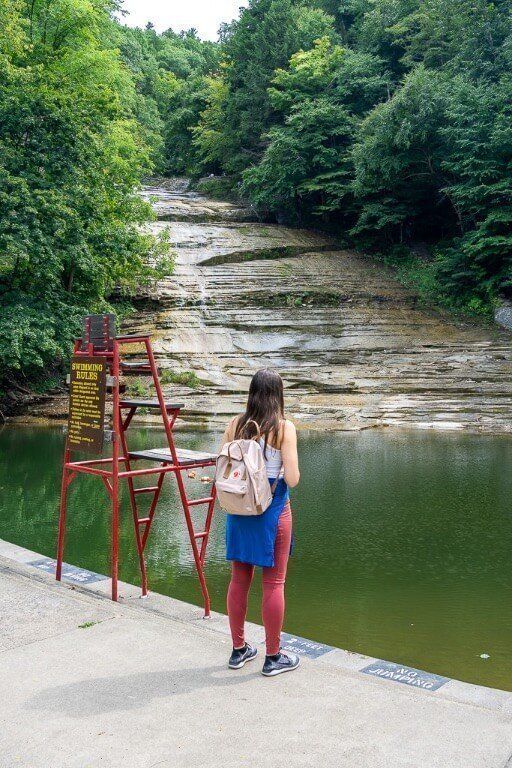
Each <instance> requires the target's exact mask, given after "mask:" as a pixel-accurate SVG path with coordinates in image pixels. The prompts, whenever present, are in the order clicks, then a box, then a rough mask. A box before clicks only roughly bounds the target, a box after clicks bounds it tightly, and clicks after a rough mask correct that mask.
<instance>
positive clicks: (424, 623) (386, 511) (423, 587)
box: [0, 428, 512, 689]
mask: <svg viewBox="0 0 512 768" xmlns="http://www.w3.org/2000/svg"><path fill="white" fill-rule="evenodd" d="M133 435H134V441H133V447H138V446H141V447H142V446H144V445H152V446H156V445H160V444H163V438H162V435H161V433H159V432H157V431H155V430H150V429H137V430H134V432H133ZM179 439H180V444H181V445H182V446H183V447H189V448H197V449H200V448H202V449H211V448H213V447H214V446H215V445H216V443H217V441H218V435H214V434H193V435H192V434H181V435H180V438H179ZM62 444H63V435H62V431H61V430H60V429H54V428H52V429H47V428H45V429H42V428H6V429H4V430H3V432H2V433H1V434H0V456H1V466H0V494H1V498H2V505H1V510H0V536H1V537H2V538H4V539H7V540H8V541H12V542H15V543H17V544H20V545H23V546H26V547H28V548H29V549H34V550H35V551H37V552H40V553H42V554H44V555H48V556H54V554H55V541H56V527H57V507H58V489H59V478H60V461H61V455H62ZM300 452H301V469H302V480H301V484H300V487H299V488H298V489H297V490H296V491H294V492H293V495H292V499H293V509H294V520H295V533H296V540H297V544H296V550H295V555H294V557H293V559H292V561H291V565H290V572H289V579H288V589H287V606H288V607H287V626H286V628H287V629H288V630H289V631H292V632H296V633H298V634H302V635H304V636H306V637H311V638H314V639H317V640H321V641H324V642H326V643H329V644H333V645H339V646H342V647H344V648H348V649H350V650H354V651H360V652H363V653H368V654H370V655H374V656H378V657H381V658H385V659H390V660H395V661H400V662H404V663H408V664H411V665H413V666H417V667H420V668H423V669H428V670H431V671H434V672H438V673H440V674H445V675H449V676H452V677H458V678H461V679H465V680H470V681H472V682H478V683H483V684H487V685H494V686H497V687H502V688H508V689H511V688H512V658H511V655H510V637H511V630H512V600H511V597H512V589H511V587H512V575H511V572H510V565H509V561H510V551H511V547H512V520H511V516H512V511H511V508H510V498H511V492H512V479H511V475H510V469H509V468H510V462H511V459H512V440H511V439H510V438H507V437H506V436H497V437H492V436H474V435H460V434H458V435H455V434H449V435H446V434H433V433H426V434H424V433H398V432H383V431H378V432H377V431H372V432H362V433H341V434H332V435H320V434H316V433H310V434H304V433H302V434H301V436H300ZM190 482H192V483H193V487H194V492H195V494H196V495H201V493H202V489H203V488H204V486H201V485H200V484H199V483H198V482H197V481H190ZM195 514H197V515H198V516H199V515H200V513H199V512H196V513H195ZM157 515H158V517H157V519H156V523H155V525H154V527H153V530H152V534H151V538H150V541H149V544H148V549H147V562H148V572H149V582H150V587H151V588H152V589H153V590H155V591H158V592H163V593H167V594H171V595H173V596H175V597H178V598H180V599H183V600H188V601H191V602H197V603H200V592H199V588H198V584H197V578H196V575H195V571H194V568H193V564H192V558H191V552H190V544H189V540H188V535H187V532H186V528H185V525H184V522H183V518H182V515H181V514H180V508H179V503H178V496H177V493H176V488H175V485H174V484H173V483H172V482H168V481H166V483H165V485H164V491H163V493H162V496H161V502H160V504H159V508H158V512H157ZM198 519H200V518H199V517H198ZM108 539H109V505H108V498H107V496H106V492H105V490H104V488H103V485H102V484H101V483H100V482H99V481H97V480H95V479H94V478H87V477H83V478H80V479H79V481H78V482H76V483H74V484H73V486H72V491H71V495H70V513H69V528H68V539H67V547H66V560H67V561H68V562H71V563H74V564H77V565H81V566H83V567H87V568H90V569H91V570H94V571H99V572H100V573H101V572H103V573H105V572H107V571H108ZM228 571H229V569H228V567H227V564H226V562H225V560H224V519H223V513H222V512H220V511H219V512H218V513H217V514H216V516H215V518H214V524H213V526H212V537H211V540H210V547H209V557H208V580H209V585H210V590H211V595H212V604H213V607H214V608H215V609H216V610H220V611H224V596H225V588H226V583H227V580H228ZM121 578H123V579H124V580H126V581H132V582H136V583H138V565H137V558H136V550H135V544H134V535H133V527H132V520H131V517H130V512H129V505H128V503H127V496H126V494H125V495H124V498H123V514H122V522H121ZM259 598H260V591H259V584H258V582H257V581H256V583H255V590H254V594H253V595H252V597H251V603H250V607H249V616H250V618H251V619H253V620H256V621H259ZM481 653H488V654H490V658H489V659H488V660H486V661H484V660H482V659H480V654H481Z"/></svg>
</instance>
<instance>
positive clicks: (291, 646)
mask: <svg viewBox="0 0 512 768" xmlns="http://www.w3.org/2000/svg"><path fill="white" fill-rule="evenodd" d="M281 645H282V647H283V648H285V649H288V650H289V651H294V652H295V653H298V654H299V656H307V657H308V658H310V659H318V657H319V656H323V655H324V653H329V651H332V650H333V647H332V645H324V644H323V643H315V642H314V641H313V640H307V639H306V638H305V637H298V636H297V635H289V634H288V633H287V632H283V633H282V635H281Z"/></svg>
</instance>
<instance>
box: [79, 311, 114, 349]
mask: <svg viewBox="0 0 512 768" xmlns="http://www.w3.org/2000/svg"><path fill="white" fill-rule="evenodd" d="M115 337H116V316H115V315H86V316H85V317H84V320H83V334H82V345H81V349H82V351H83V352H86V351H87V350H88V348H89V344H91V345H92V348H93V351H94V352H112V349H113V348H114V339H115Z"/></svg>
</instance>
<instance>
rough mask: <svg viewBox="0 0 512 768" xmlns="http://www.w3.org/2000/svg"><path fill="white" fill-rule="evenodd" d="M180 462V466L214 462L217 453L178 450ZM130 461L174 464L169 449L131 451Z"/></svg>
mask: <svg viewBox="0 0 512 768" xmlns="http://www.w3.org/2000/svg"><path fill="white" fill-rule="evenodd" d="M176 453H177V454H178V462H179V464H180V466H187V464H199V463H201V462H214V461H215V460H216V458H217V456H216V454H215V453H206V452H204V451H190V450H188V449H186V448H178V449H177V451H176ZM128 455H129V457H130V459H145V460H146V461H158V462H166V463H167V464H172V456H171V453H170V451H169V449H168V448H147V449H146V450H143V451H130V452H129V454H128Z"/></svg>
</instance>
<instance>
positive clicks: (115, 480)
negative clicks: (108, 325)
mask: <svg viewBox="0 0 512 768" xmlns="http://www.w3.org/2000/svg"><path fill="white" fill-rule="evenodd" d="M113 347H114V348H113V356H112V375H113V377H114V382H115V385H114V387H113V413H112V422H113V425H112V426H113V436H114V442H113V443H112V551H111V565H110V577H111V579H112V600H114V601H115V602H117V598H118V591H117V581H118V571H119V442H120V441H119V434H120V431H121V424H120V411H119V345H118V343H117V341H115V340H114V345H113Z"/></svg>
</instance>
